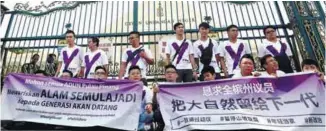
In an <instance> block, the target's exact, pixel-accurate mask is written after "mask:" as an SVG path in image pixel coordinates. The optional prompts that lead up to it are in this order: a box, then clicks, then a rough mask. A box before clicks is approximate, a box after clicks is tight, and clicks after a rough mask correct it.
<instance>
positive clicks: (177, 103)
mask: <svg viewBox="0 0 326 131" xmlns="http://www.w3.org/2000/svg"><path fill="white" fill-rule="evenodd" d="M184 104H185V102H184V101H182V100H174V99H173V100H172V105H173V106H172V108H173V111H172V112H175V109H176V108H177V111H185V110H186V106H184Z"/></svg>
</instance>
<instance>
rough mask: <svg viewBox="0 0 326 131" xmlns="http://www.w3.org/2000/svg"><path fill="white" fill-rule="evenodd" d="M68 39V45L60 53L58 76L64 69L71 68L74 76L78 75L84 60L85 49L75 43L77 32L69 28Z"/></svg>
mask: <svg viewBox="0 0 326 131" xmlns="http://www.w3.org/2000/svg"><path fill="white" fill-rule="evenodd" d="M65 34H66V41H67V43H68V46H66V47H64V48H63V49H62V50H61V52H60V55H59V59H58V61H59V64H58V69H57V72H56V75H55V76H57V77H60V76H61V74H62V71H63V70H70V71H71V72H72V73H73V75H74V76H77V74H78V72H79V71H80V67H81V64H82V60H83V56H84V53H83V50H82V48H81V47H80V46H77V45H76V44H75V37H76V35H75V32H74V31H72V30H68V31H67V32H66V33H65Z"/></svg>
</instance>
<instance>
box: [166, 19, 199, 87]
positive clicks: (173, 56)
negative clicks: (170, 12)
mask: <svg viewBox="0 0 326 131" xmlns="http://www.w3.org/2000/svg"><path fill="white" fill-rule="evenodd" d="M173 29H174V31H175V32H176V38H175V39H171V40H169V41H168V42H167V48H166V58H167V63H168V64H170V63H172V64H173V65H174V66H175V67H176V68H177V70H178V71H177V72H178V76H179V77H178V80H177V81H178V82H182V81H183V82H191V81H192V79H193V76H194V77H195V79H197V78H196V76H197V73H196V72H197V66H196V64H195V59H194V49H193V45H192V42H191V41H190V40H187V39H186V38H185V36H184V27H183V24H182V23H176V24H174V27H173Z"/></svg>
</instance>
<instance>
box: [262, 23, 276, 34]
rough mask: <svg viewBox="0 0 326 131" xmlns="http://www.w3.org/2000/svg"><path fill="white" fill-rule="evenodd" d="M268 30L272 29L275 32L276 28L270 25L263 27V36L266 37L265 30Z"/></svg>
mask: <svg viewBox="0 0 326 131" xmlns="http://www.w3.org/2000/svg"><path fill="white" fill-rule="evenodd" d="M268 28H272V29H274V30H276V27H275V26H272V25H269V26H266V27H264V29H263V32H264V35H266V30H267V29H268Z"/></svg>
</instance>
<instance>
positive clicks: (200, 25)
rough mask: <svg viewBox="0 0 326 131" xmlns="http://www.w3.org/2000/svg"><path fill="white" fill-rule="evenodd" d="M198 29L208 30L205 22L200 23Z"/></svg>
mask: <svg viewBox="0 0 326 131" xmlns="http://www.w3.org/2000/svg"><path fill="white" fill-rule="evenodd" d="M200 27H204V28H206V29H209V24H208V23H206V22H202V23H200V24H199V27H198V28H200Z"/></svg>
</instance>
